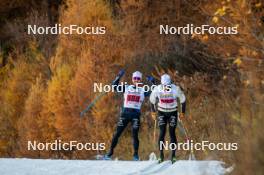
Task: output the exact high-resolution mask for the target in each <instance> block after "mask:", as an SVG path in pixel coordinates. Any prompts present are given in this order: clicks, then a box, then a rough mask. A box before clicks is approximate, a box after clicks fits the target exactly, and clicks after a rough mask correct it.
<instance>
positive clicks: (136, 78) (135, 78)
mask: <svg viewBox="0 0 264 175" xmlns="http://www.w3.org/2000/svg"><path fill="white" fill-rule="evenodd" d="M133 80H141V78H140V77H133Z"/></svg>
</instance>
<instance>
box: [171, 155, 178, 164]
mask: <svg viewBox="0 0 264 175" xmlns="http://www.w3.org/2000/svg"><path fill="white" fill-rule="evenodd" d="M176 161H177V159H176V157H174V156H173V157H172V158H171V163H172V164H174V163H175V162H176Z"/></svg>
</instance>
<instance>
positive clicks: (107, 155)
mask: <svg viewBox="0 0 264 175" xmlns="http://www.w3.org/2000/svg"><path fill="white" fill-rule="evenodd" d="M103 160H112V156H111V155H110V154H105V155H104V157H103Z"/></svg>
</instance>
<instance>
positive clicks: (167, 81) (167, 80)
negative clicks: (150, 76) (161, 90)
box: [161, 74, 171, 85]
mask: <svg viewBox="0 0 264 175" xmlns="http://www.w3.org/2000/svg"><path fill="white" fill-rule="evenodd" d="M161 84H163V85H170V84H171V78H170V76H169V75H168V74H163V75H162V76H161Z"/></svg>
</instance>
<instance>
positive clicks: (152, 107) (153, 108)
mask: <svg viewBox="0 0 264 175" xmlns="http://www.w3.org/2000/svg"><path fill="white" fill-rule="evenodd" d="M150 109H151V112H156V108H155V105H154V104H152V103H150Z"/></svg>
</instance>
